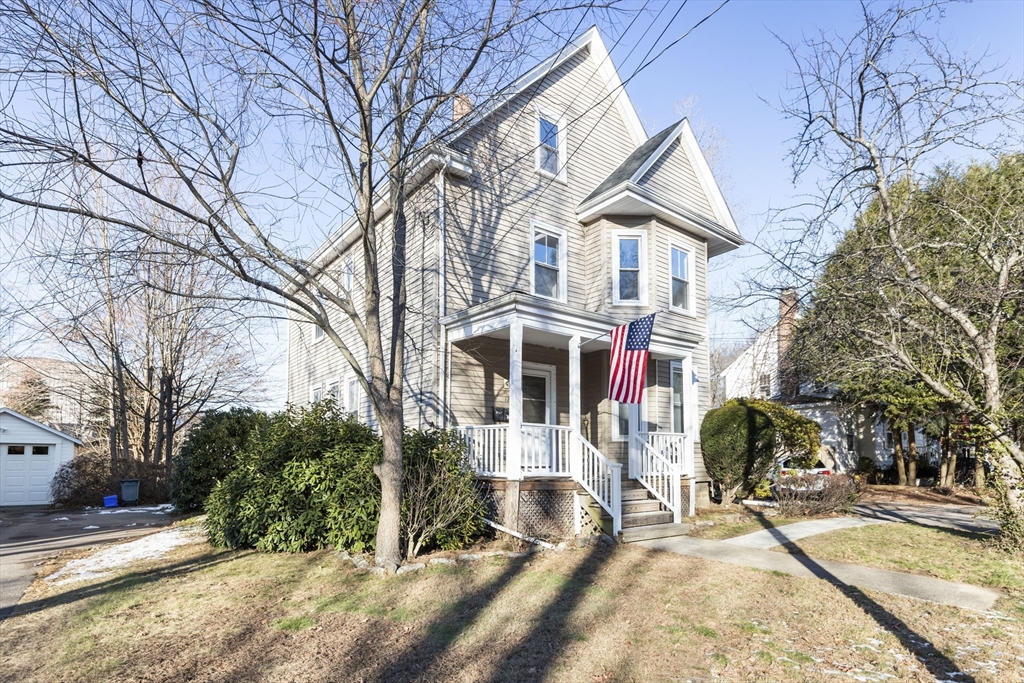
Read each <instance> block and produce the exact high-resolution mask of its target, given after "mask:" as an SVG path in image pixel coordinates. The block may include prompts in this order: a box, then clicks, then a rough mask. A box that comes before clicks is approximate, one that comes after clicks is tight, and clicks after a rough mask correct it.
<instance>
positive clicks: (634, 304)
mask: <svg viewBox="0 0 1024 683" xmlns="http://www.w3.org/2000/svg"><path fill="white" fill-rule="evenodd" d="M611 305H612V307H613V308H649V306H648V305H647V302H646V301H613V302H612V303H611Z"/></svg>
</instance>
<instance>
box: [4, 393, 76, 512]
mask: <svg viewBox="0 0 1024 683" xmlns="http://www.w3.org/2000/svg"><path fill="white" fill-rule="evenodd" d="M81 445H82V442H81V441H79V440H78V439H76V438H75V437H73V436H71V435H70V434H65V433H64V432H61V431H58V430H56V429H54V428H53V427H48V426H47V425H44V424H43V423H42V422H37V421H35V420H33V419H32V418H30V417H25V416H24V415H22V414H21V413H18V412H15V411H14V410H12V409H10V408H3V407H0V505H46V504H47V503H49V502H50V481H51V480H52V479H53V475H54V474H56V473H57V469H58V468H59V467H60V466H61V464H62V463H65V462H67V461H69V460H71V459H72V458H73V457H74V456H75V446H81Z"/></svg>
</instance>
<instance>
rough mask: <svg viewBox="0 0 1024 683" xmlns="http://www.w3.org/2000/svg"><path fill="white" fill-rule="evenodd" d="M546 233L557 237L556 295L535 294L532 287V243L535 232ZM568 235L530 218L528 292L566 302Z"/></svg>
mask: <svg viewBox="0 0 1024 683" xmlns="http://www.w3.org/2000/svg"><path fill="white" fill-rule="evenodd" d="M538 232H539V233H541V234H548V235H551V236H552V237H557V238H558V297H550V296H545V295H543V294H537V291H536V289H534V284H535V283H534V268H535V265H536V262H535V260H534V244H535V240H536V239H537V233H538ZM568 256H569V237H568V235H567V234H566V232H565V230H563V229H561V228H556V227H553V226H550V225H546V224H544V223H541V222H540V221H537V220H533V219H531V220H530V294H532V295H533V296H539V297H541V298H542V299H548V300H549V301H559V302H561V303H563V304H564V303H566V302H567V300H568V298H569V297H568V284H569V282H568V281H569V277H568V273H569V263H568Z"/></svg>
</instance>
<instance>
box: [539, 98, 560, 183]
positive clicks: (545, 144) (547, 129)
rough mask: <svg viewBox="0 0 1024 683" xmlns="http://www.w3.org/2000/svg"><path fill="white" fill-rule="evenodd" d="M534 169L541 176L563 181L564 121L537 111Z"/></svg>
mask: <svg viewBox="0 0 1024 683" xmlns="http://www.w3.org/2000/svg"><path fill="white" fill-rule="evenodd" d="M536 169H537V171H538V172H539V173H542V174H543V175H548V176H551V177H552V178H554V179H556V180H561V181H563V182H564V181H565V119H564V118H563V117H560V116H555V115H554V114H552V113H551V112H547V111H543V110H540V109H538V110H537V159H536Z"/></svg>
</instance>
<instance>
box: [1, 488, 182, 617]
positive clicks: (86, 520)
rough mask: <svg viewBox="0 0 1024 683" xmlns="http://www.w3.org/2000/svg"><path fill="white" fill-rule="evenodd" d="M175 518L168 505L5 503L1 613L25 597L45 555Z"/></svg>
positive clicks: (134, 533)
mask: <svg viewBox="0 0 1024 683" xmlns="http://www.w3.org/2000/svg"><path fill="white" fill-rule="evenodd" d="M171 521H172V519H171V517H170V515H169V514H168V513H167V508H166V507H146V506H139V507H133V508H111V509H100V508H97V509H94V510H47V509H44V508H41V507H3V508H0V619H3V618H5V617H6V616H7V614H8V613H9V612H10V609H11V607H13V606H14V605H16V604H18V601H19V600H21V596H22V595H24V594H25V589H26V588H28V586H29V584H30V583H32V580H33V579H34V578H35V575H36V572H37V571H38V565H39V564H41V563H42V562H43V561H44V560H46V559H49V558H51V557H54V556H55V555H57V553H59V552H60V551H62V550H74V549H78V548H88V547H90V546H94V545H98V544H100V543H108V542H110V541H117V540H120V539H125V538H131V537H133V536H141V535H143V534H147V533H149V532H151V531H154V530H155V529H157V528H159V527H164V526H167V525H169V524H170V523H171Z"/></svg>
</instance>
